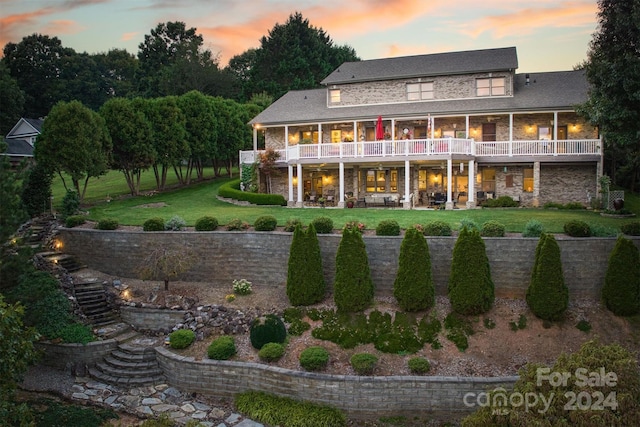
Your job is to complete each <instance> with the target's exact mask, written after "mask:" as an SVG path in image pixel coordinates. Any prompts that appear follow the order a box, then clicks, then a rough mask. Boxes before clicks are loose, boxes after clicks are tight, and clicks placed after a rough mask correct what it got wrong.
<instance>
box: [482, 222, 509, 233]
mask: <svg viewBox="0 0 640 427" xmlns="http://www.w3.org/2000/svg"><path fill="white" fill-rule="evenodd" d="M504 232H505V229H504V225H502V224H500V223H499V222H498V221H495V220H490V221H487V222H485V223H484V224H482V228H481V229H480V235H481V236H483V237H504Z"/></svg>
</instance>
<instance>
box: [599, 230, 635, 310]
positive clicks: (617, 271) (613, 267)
mask: <svg viewBox="0 0 640 427" xmlns="http://www.w3.org/2000/svg"><path fill="white" fill-rule="evenodd" d="M602 299H603V301H604V303H605V305H606V306H607V308H608V309H609V310H611V311H612V312H613V313H614V314H615V315H617V316H632V315H634V314H637V313H639V312H640V252H639V251H638V248H637V247H636V245H634V244H633V242H632V241H631V240H629V239H627V238H625V237H623V236H618V240H617V241H616V246H615V247H614V248H613V251H612V252H611V255H610V256H609V265H608V266H607V272H606V274H605V276H604V286H603V287H602Z"/></svg>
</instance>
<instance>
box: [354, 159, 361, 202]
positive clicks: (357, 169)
mask: <svg viewBox="0 0 640 427" xmlns="http://www.w3.org/2000/svg"><path fill="white" fill-rule="evenodd" d="M358 175H360V167H359V166H354V167H353V197H356V198H358V197H360V186H359V185H358Z"/></svg>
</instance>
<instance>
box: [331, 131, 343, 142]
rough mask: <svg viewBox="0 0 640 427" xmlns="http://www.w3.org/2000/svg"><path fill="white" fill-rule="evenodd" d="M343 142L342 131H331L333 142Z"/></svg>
mask: <svg viewBox="0 0 640 427" xmlns="http://www.w3.org/2000/svg"><path fill="white" fill-rule="evenodd" d="M340 141H342V131H341V130H340V129H333V130H332V131H331V142H332V143H336V142H340Z"/></svg>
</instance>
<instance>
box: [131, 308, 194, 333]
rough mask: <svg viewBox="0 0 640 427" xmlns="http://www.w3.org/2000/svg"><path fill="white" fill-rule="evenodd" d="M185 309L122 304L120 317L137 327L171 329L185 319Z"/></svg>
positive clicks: (151, 329)
mask: <svg viewBox="0 0 640 427" xmlns="http://www.w3.org/2000/svg"><path fill="white" fill-rule="evenodd" d="M185 313H186V311H184V310H169V309H160V308H148V307H129V306H126V305H122V306H120V317H121V318H122V321H124V322H125V323H127V324H129V325H132V326H133V327H134V328H135V329H142V330H150V331H159V330H164V329H171V328H173V327H174V326H175V325H176V324H178V323H180V322H182V321H183V320H184V314H185Z"/></svg>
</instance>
